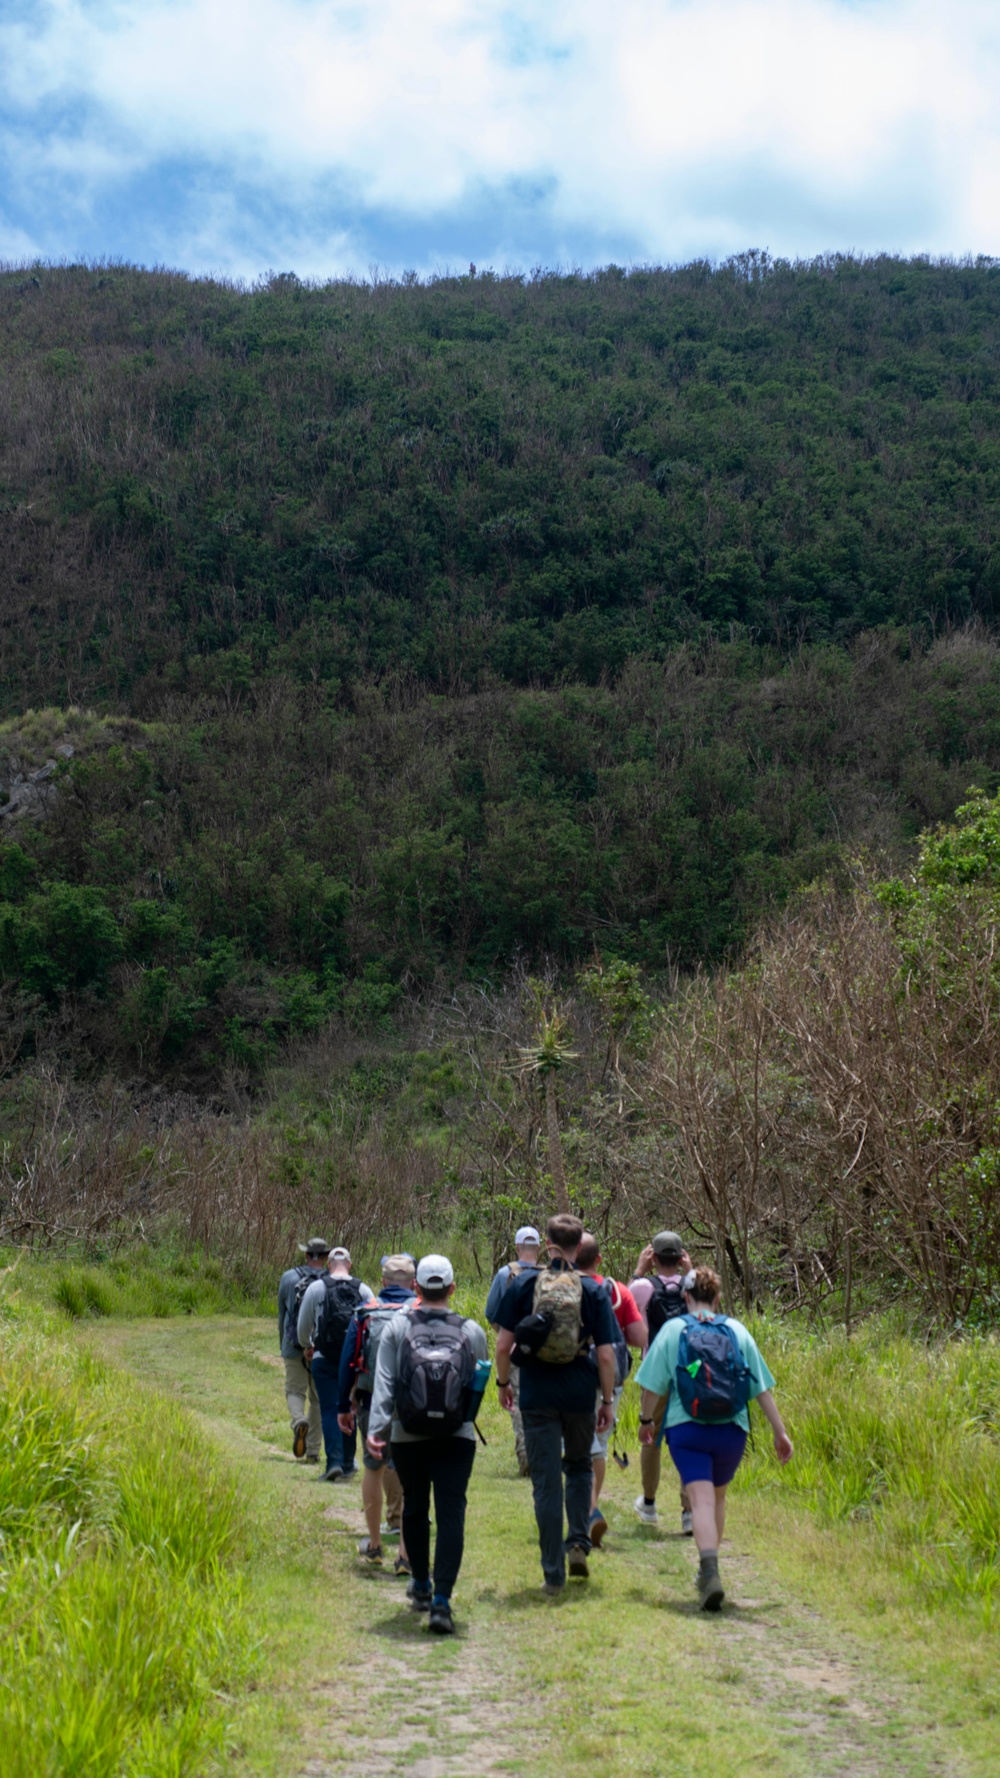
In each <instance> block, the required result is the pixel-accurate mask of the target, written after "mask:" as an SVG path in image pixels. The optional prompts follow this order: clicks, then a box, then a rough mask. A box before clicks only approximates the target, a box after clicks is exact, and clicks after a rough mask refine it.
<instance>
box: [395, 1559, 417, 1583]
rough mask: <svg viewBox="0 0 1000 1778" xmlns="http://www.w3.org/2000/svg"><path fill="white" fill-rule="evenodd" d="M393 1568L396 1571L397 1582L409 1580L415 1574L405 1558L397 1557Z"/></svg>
mask: <svg viewBox="0 0 1000 1778" xmlns="http://www.w3.org/2000/svg"><path fill="white" fill-rule="evenodd" d="M393 1568H394V1570H395V1574H396V1579H397V1580H409V1578H410V1576H411V1574H412V1573H413V1569H412V1568H411V1567H410V1564H409V1562H408V1561H407V1560H406V1557H405V1556H397V1557H396V1560H395V1562H394V1563H393Z"/></svg>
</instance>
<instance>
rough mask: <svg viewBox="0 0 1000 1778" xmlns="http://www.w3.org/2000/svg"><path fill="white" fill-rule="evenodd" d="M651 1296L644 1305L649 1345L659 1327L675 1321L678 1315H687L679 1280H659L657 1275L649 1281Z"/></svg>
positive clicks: (682, 1289)
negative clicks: (651, 1289)
mask: <svg viewBox="0 0 1000 1778" xmlns="http://www.w3.org/2000/svg"><path fill="white" fill-rule="evenodd" d="M651 1283H652V1286H653V1294H652V1296H651V1297H650V1299H649V1302H648V1303H647V1304H646V1326H647V1327H648V1329H649V1343H650V1345H652V1344H653V1341H654V1340H655V1338H656V1336H657V1334H658V1333H659V1331H660V1329H661V1327H666V1325H667V1322H668V1321H676V1319H677V1317H678V1315H686V1314H687V1303H686V1302H685V1301H684V1287H683V1285H682V1283H681V1281H680V1279H679V1278H661V1277H659V1275H657V1277H655V1278H653V1279H652V1280H651Z"/></svg>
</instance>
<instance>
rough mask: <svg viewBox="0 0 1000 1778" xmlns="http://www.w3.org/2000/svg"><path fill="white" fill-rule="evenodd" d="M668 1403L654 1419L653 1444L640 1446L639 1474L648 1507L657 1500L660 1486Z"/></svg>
mask: <svg viewBox="0 0 1000 1778" xmlns="http://www.w3.org/2000/svg"><path fill="white" fill-rule="evenodd" d="M666 1406H667V1404H666V1402H664V1404H663V1406H662V1408H659V1409H658V1410H657V1413H656V1415H655V1416H654V1419H653V1442H652V1444H651V1445H640V1446H639V1472H640V1474H641V1476H642V1497H643V1499H644V1500H645V1501H646V1503H647V1505H651V1504H652V1503H653V1502H655V1500H656V1490H657V1489H658V1487H659V1485H660V1466H661V1457H660V1446H661V1443H662V1439H661V1436H660V1435H661V1432H662V1430H663V1416H664V1414H665V1412H666Z"/></svg>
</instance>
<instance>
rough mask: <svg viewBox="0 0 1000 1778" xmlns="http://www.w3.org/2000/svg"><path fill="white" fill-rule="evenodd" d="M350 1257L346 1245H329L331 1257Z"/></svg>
mask: <svg viewBox="0 0 1000 1778" xmlns="http://www.w3.org/2000/svg"><path fill="white" fill-rule="evenodd" d="M350 1257H351V1255H350V1250H349V1249H348V1248H346V1247H331V1249H330V1258H331V1259H350Z"/></svg>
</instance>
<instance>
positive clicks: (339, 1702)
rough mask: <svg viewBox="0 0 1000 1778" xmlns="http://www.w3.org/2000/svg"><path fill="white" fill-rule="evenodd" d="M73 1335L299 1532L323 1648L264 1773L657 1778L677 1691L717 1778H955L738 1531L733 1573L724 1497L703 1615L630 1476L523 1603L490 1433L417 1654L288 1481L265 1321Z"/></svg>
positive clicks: (524, 1585)
mask: <svg viewBox="0 0 1000 1778" xmlns="http://www.w3.org/2000/svg"><path fill="white" fill-rule="evenodd" d="M89 1337H91V1338H92V1339H93V1340H94V1343H96V1344H100V1345H102V1346H103V1347H104V1349H105V1350H108V1351H110V1352H112V1353H113V1354H114V1356H115V1357H116V1358H118V1359H119V1360H120V1361H121V1362H123V1363H126V1364H129V1365H132V1366H133V1367H134V1368H135V1370H136V1371H137V1373H138V1374H140V1375H142V1376H145V1377H147V1378H149V1379H150V1380H151V1381H155V1382H156V1384H157V1385H158V1386H159V1387H161V1388H166V1389H172V1390H174V1391H176V1393H178V1395H180V1397H181V1398H182V1399H183V1400H184V1401H185V1402H187V1404H188V1405H189V1406H190V1407H191V1408H192V1409H194V1410H195V1411H196V1412H199V1413H200V1414H202V1415H203V1416H205V1424H206V1425H207V1426H208V1427H209V1428H210V1430H212V1431H213V1433H214V1434H215V1435H216V1436H218V1437H219V1438H220V1439H221V1440H222V1441H223V1442H224V1443H225V1444H226V1445H227V1447H228V1448H229V1449H230V1450H231V1451H233V1452H234V1453H238V1454H239V1458H240V1462H241V1464H242V1465H243V1468H244V1470H245V1471H246V1472H247V1473H248V1474H249V1475H251V1476H252V1475H253V1474H254V1473H257V1474H258V1475H260V1476H261V1477H262V1478H265V1477H266V1479H267V1489H268V1490H269V1493H268V1494H267V1499H268V1500H269V1501H270V1502H271V1503H272V1504H271V1505H269V1506H267V1508H266V1510H267V1511H268V1512H272V1513H280V1514H281V1515H284V1516H286V1517H287V1514H288V1513H289V1512H290V1511H291V1512H292V1513H293V1514H294V1515H295V1518H296V1519H297V1520H298V1519H300V1518H301V1521H302V1524H303V1525H308V1526H309V1527H311V1529H310V1530H309V1537H310V1542H311V1547H315V1548H316V1550H317V1551H318V1552H319V1557H320V1562H321V1567H322V1571H323V1572H322V1574H321V1575H318V1576H317V1581H318V1586H317V1588H316V1589H315V1591H316V1594H317V1595H318V1598H319V1601H320V1609H321V1610H322V1611H323V1612H326V1611H327V1610H329V1615H330V1621H331V1625H332V1629H331V1633H330V1635H329V1636H328V1635H326V1634H325V1633H321V1634H320V1635H319V1637H318V1638H315V1639H314V1643H313V1653H314V1658H313V1659H308V1658H302V1659H301V1671H300V1672H298V1673H297V1674H296V1676H295V1678H294V1681H293V1682H292V1683H293V1684H294V1691H295V1694H296V1698H298V1693H299V1689H300V1686H301V1690H302V1697H301V1700H300V1702H301V1708H302V1730H301V1738H300V1739H298V1754H297V1757H296V1744H295V1742H294V1741H293V1743H292V1745H291V1747H290V1749H289V1763H288V1764H287V1765H284V1766H282V1768H281V1769H282V1771H283V1772H288V1773H294V1774H295V1778H402V1774H404V1773H405V1774H408V1778H477V1775H485V1778H489V1775H491V1774H496V1773H501V1772H517V1773H523V1774H525V1778H541V1775H543V1774H545V1775H548V1774H551V1773H552V1771H553V1770H554V1769H555V1770H559V1769H562V1770H564V1771H567V1772H575V1771H576V1770H578V1769H580V1768H581V1767H582V1766H586V1769H587V1770H588V1771H593V1772H594V1774H595V1778H619V1774H622V1775H624V1774H625V1773H627V1772H631V1771H633V1770H634V1769H635V1765H636V1763H637V1762H638V1763H639V1764H641V1765H644V1766H645V1769H646V1770H651V1771H653V1770H655V1771H657V1778H659V1768H658V1766H657V1763H656V1762H657V1756H658V1755H662V1758H663V1767H662V1769H663V1770H664V1771H666V1770H667V1769H668V1766H669V1767H670V1768H672V1767H673V1766H674V1764H676V1753H677V1748H678V1746H679V1745H682V1744H683V1739H684V1736H685V1735H686V1734H687V1733H688V1732H689V1730H690V1726H691V1725H690V1717H689V1714H688V1704H687V1699H688V1698H689V1697H690V1696H691V1695H695V1696H697V1698H698V1700H699V1703H698V1712H699V1723H700V1725H701V1727H702V1729H704V1728H705V1725H708V1728H709V1729H710V1732H711V1734H712V1735H713V1736H714V1737H715V1743H714V1744H716V1745H717V1748H718V1750H719V1751H720V1754H721V1755H722V1756H724V1757H723V1764H724V1765H725V1767H726V1769H727V1770H729V1771H730V1772H733V1773H738V1774H739V1778H757V1775H758V1774H760V1775H761V1778H763V1775H764V1774H765V1773H766V1774H767V1778H890V1775H891V1778H968V1770H969V1768H968V1767H967V1766H966V1764H965V1762H964V1760H963V1758H962V1756H961V1755H960V1754H959V1753H958V1752H956V1751H955V1750H954V1748H953V1747H952V1746H951V1745H950V1744H949V1742H948V1740H947V1738H946V1736H945V1734H944V1732H943V1731H942V1729H941V1727H940V1725H938V1724H936V1723H935V1722H934V1721H933V1719H932V1718H931V1717H930V1716H929V1714H928V1712H927V1710H926V1708H925V1707H923V1706H922V1705H921V1702H920V1697H919V1690H918V1687H917V1685H916V1684H915V1683H914V1682H913V1681H912V1680H909V1681H908V1680H906V1679H901V1678H899V1677H898V1676H895V1675H894V1674H893V1673H892V1669H891V1664H890V1661H889V1656H890V1654H891V1648H890V1646H889V1645H888V1643H887V1644H886V1645H885V1647H884V1648H883V1647H882V1646H880V1645H877V1644H874V1643H869V1642H867V1641H865V1640H864V1639H863V1637H862V1635H860V1634H859V1635H858V1636H852V1635H851V1634H848V1633H846V1632H845V1631H844V1630H843V1629H841V1628H840V1627H839V1626H838V1625H837V1624H835V1623H834V1622H832V1621H831V1620H830V1619H829V1618H828V1617H827V1616H826V1615H824V1613H823V1612H821V1611H818V1610H815V1609H811V1608H810V1606H809V1605H808V1604H807V1602H806V1596H805V1595H806V1591H807V1589H806V1588H805V1586H804V1585H803V1586H802V1588H801V1590H799V1589H797V1587H796V1585H795V1584H794V1583H793V1585H792V1586H791V1587H787V1586H783V1585H782V1584H780V1583H779V1582H778V1580H777V1577H776V1572H775V1570H774V1569H773V1568H772V1566H771V1564H770V1562H769V1560H768V1552H767V1547H766V1545H764V1544H763V1543H762V1541H761V1538H760V1535H759V1533H757V1534H754V1535H753V1536H751V1538H750V1539H749V1542H750V1543H753V1544H754V1546H755V1549H756V1554H755V1555H754V1556H752V1555H751V1554H750V1550H749V1547H748V1544H747V1543H744V1542H742V1541H741V1519H742V1522H743V1529H744V1531H745V1530H746V1527H747V1521H748V1513H747V1509H745V1508H743V1507H742V1506H741V1503H740V1502H739V1501H738V1500H737V1501H735V1502H734V1507H733V1512H732V1515H731V1530H732V1533H733V1536H732V1539H731V1540H727V1542H726V1543H725V1544H724V1546H723V1558H722V1567H723V1575H724V1579H725V1582H726V1587H727V1601H726V1605H725V1607H724V1608H723V1611H722V1612H721V1613H720V1614H719V1616H718V1617H716V1618H707V1617H706V1616H705V1614H704V1613H701V1612H699V1611H698V1610H697V1607H696V1605H695V1602H694V1598H693V1589H692V1579H693V1573H694V1566H695V1559H694V1552H693V1550H692V1546H691V1544H690V1542H689V1541H688V1540H685V1539H681V1538H679V1537H677V1536H675V1535H673V1523H674V1521H673V1518H672V1515H671V1517H670V1519H669V1521H667V1522H665V1523H664V1524H663V1525H661V1527H660V1528H659V1529H657V1530H652V1529H650V1528H648V1527H644V1526H641V1525H640V1524H639V1523H638V1521H637V1519H636V1517H635V1515H634V1513H633V1512H632V1508H631V1501H632V1496H633V1495H634V1491H635V1480H634V1477H633V1475H632V1474H631V1472H630V1473H629V1474H628V1475H625V1476H620V1475H615V1476H612V1477H609V1494H610V1498H609V1501H608V1505H607V1507H606V1511H607V1515H608V1519H609V1522H610V1531H609V1535H608V1537H607V1540H606V1543H605V1547H604V1549H603V1550H602V1551H601V1552H599V1553H598V1554H596V1555H595V1556H594V1557H593V1558H592V1562H591V1568H592V1579H591V1581H590V1582H589V1583H587V1584H586V1585H585V1586H581V1585H580V1584H579V1583H574V1584H573V1585H571V1586H569V1587H568V1588H567V1589H566V1595H565V1597H564V1598H563V1600H561V1601H560V1602H558V1603H557V1604H555V1605H553V1604H551V1603H549V1602H546V1601H545V1600H544V1599H543V1598H542V1596H541V1587H540V1580H541V1575H540V1572H539V1570H538V1566H537V1548H536V1544H535V1539H534V1526H533V1518H532V1513H531V1501H530V1489H529V1487H528V1485H527V1484H526V1483H524V1482H519V1481H518V1480H517V1479H516V1477H515V1476H514V1472H513V1463H512V1461H511V1458H510V1452H509V1443H510V1438H509V1427H508V1426H507V1424H506V1422H504V1423H500V1422H499V1417H498V1416H497V1423H496V1424H490V1425H489V1426H488V1431H489V1437H490V1441H491V1443H490V1449H489V1450H488V1451H486V1452H482V1453H480V1456H479V1458H477V1465H476V1470H475V1472H474V1476H473V1485H472V1489H471V1491H470V1508H469V1520H468V1535H467V1546H466V1561H465V1565H464V1568H463V1573H462V1576H461V1580H460V1585H459V1592H458V1595H457V1597H456V1616H457V1619H458V1623H459V1635H458V1636H456V1637H455V1638H433V1637H431V1636H430V1635H429V1634H428V1632H427V1629H426V1620H424V1619H422V1618H420V1617H416V1616H414V1614H412V1613H411V1612H409V1611H408V1610H407V1609H406V1606H405V1602H404V1586H403V1583H402V1582H401V1581H398V1580H397V1579H396V1578H395V1576H394V1575H393V1573H392V1570H391V1566H390V1567H388V1568H387V1569H385V1570H383V1571H382V1572H381V1573H374V1574H373V1573H371V1572H366V1571H364V1570H363V1569H362V1568H361V1567H360V1565H359V1563H358V1559H357V1541H358V1538H359V1537H360V1536H361V1535H362V1534H363V1531H364V1523H363V1519H362V1516H361V1513H360V1501H359V1496H358V1488H357V1484H356V1483H351V1484H348V1485H346V1486H337V1487H334V1488H329V1487H322V1486H319V1487H316V1486H314V1485H313V1482H314V1479H315V1472H311V1473H310V1474H308V1475H307V1474H306V1473H305V1472H304V1470H303V1468H302V1467H301V1466H299V1465H295V1464H294V1463H293V1461H292V1458H291V1455H290V1451H289V1440H288V1436H287V1433H286V1431H285V1428H284V1425H283V1421H282V1411H281V1410H282V1408H283V1402H282V1400H281V1390H280V1378H279V1377H278V1375H276V1371H277V1367H276V1366H275V1365H274V1364H273V1363H272V1362H271V1359H272V1357H273V1352H272V1347H273V1331H272V1329H271V1327H270V1324H265V1323H247V1322H242V1323H240V1324H234V1323H233V1322H228V1323H227V1322H223V1321H220V1322H218V1323H217V1324H211V1323H208V1322H200V1323H197V1322H191V1321H189V1322H186V1323H165V1322H159V1323H156V1324H150V1325H145V1324H138V1325H137V1324H133V1325H132V1326H131V1327H129V1328H128V1329H125V1328H123V1327H122V1326H121V1325H119V1326H117V1327H108V1328H105V1329H102V1330H97V1329H95V1330H93V1331H92V1333H91V1334H90V1336H89ZM662 1505H663V1509H664V1510H669V1507H668V1505H667V1502H666V1501H665V1502H664V1503H662ZM276 1523H277V1522H276ZM392 1547H393V1546H391V1545H387V1551H389V1550H391V1549H392ZM805 1579H806V1576H805V1575H803V1583H804V1581H805ZM327 1602H328V1604H327ZM334 1632H335V1633H334ZM295 1660H296V1663H298V1662H299V1651H298V1649H296V1652H295ZM275 1678H276V1680H277V1675H275ZM279 1683H280V1684H281V1685H283V1686H285V1687H287V1685H288V1681H283V1682H279ZM692 1688H694V1692H693V1693H692ZM671 1712H672V1714H671ZM643 1737H645V1739H643ZM671 1749H672V1750H673V1751H672V1752H671ZM668 1752H670V1759H669V1760H668V1759H667V1754H668ZM241 1769H245V1770H246V1771H247V1772H248V1773H249V1774H250V1778H256V1773H253V1772H252V1768H241ZM268 1769H269V1770H270V1769H271V1768H268ZM985 1769H986V1768H977V1770H985Z"/></svg>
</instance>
